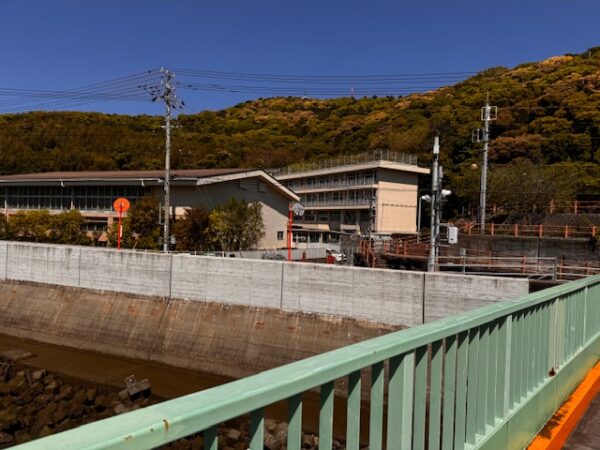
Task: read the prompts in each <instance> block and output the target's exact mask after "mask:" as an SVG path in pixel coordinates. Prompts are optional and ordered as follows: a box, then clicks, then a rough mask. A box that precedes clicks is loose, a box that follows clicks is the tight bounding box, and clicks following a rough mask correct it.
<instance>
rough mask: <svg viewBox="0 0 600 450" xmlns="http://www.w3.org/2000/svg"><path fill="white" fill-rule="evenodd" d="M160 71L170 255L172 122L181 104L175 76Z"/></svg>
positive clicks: (166, 247) (166, 245) (165, 237)
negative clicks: (173, 82)
mask: <svg viewBox="0 0 600 450" xmlns="http://www.w3.org/2000/svg"><path fill="white" fill-rule="evenodd" d="M160 71H161V73H162V74H163V80H162V85H163V89H162V95H161V96H160V99H161V100H163V101H164V102H165V182H164V187H165V201H164V207H165V212H164V225H163V226H164V232H163V251H164V252H165V253H168V252H169V248H170V243H171V230H170V220H171V120H172V114H173V108H175V107H177V106H178V104H179V103H180V102H178V99H177V98H176V97H175V87H174V86H173V84H172V81H173V78H174V77H175V75H173V73H172V72H170V71H169V70H168V69H165V68H161V69H160Z"/></svg>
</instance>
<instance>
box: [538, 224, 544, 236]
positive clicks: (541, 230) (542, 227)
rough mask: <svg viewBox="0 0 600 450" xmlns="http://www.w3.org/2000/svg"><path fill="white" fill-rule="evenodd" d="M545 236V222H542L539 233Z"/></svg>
mask: <svg viewBox="0 0 600 450" xmlns="http://www.w3.org/2000/svg"><path fill="white" fill-rule="evenodd" d="M542 236H544V224H542V223H540V233H539V237H542Z"/></svg>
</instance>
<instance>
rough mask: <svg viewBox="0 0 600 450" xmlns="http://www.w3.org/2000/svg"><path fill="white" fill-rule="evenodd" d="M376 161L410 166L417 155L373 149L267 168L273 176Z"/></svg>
mask: <svg viewBox="0 0 600 450" xmlns="http://www.w3.org/2000/svg"><path fill="white" fill-rule="evenodd" d="M376 161H388V162H395V163H401V164H408V165H411V166H416V165H417V155H411V154H409V153H398V152H393V151H390V150H375V151H373V152H364V153H357V154H355V155H340V156H338V157H337V158H332V159H327V160H323V161H319V162H314V163H308V162H307V163H298V164H293V165H291V166H287V167H281V168H274V169H267V172H269V173H270V174H271V175H273V176H274V177H277V176H282V175H291V174H294V173H298V172H308V171H311V170H320V169H331V168H334V167H341V166H353V165H356V164H363V163H368V162H376Z"/></svg>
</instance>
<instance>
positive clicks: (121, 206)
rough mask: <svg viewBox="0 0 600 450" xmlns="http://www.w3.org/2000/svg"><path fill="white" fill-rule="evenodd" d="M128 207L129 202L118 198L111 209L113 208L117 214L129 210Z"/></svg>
mask: <svg viewBox="0 0 600 450" xmlns="http://www.w3.org/2000/svg"><path fill="white" fill-rule="evenodd" d="M130 206H131V204H130V203H129V200H127V199H126V198H124V197H121V198H118V199H116V200H115V201H114V202H113V208H115V211H117V212H119V213H124V212H125V211H127V210H128V209H129V207H130Z"/></svg>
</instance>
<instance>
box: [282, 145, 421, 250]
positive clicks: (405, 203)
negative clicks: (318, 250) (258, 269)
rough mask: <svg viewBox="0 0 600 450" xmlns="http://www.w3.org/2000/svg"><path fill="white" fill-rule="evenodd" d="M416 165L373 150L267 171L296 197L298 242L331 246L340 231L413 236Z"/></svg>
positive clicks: (407, 157) (414, 160) (398, 155)
mask: <svg viewBox="0 0 600 450" xmlns="http://www.w3.org/2000/svg"><path fill="white" fill-rule="evenodd" d="M429 172H430V171H429V169H426V168H422V167H418V166H417V158H416V156H414V155H408V154H403V153H394V152H387V151H384V152H381V151H378V152H373V153H364V154H360V155H350V156H347V157H339V158H337V159H333V160H329V161H323V162H320V163H317V164H312V165H310V164H304V165H301V164H299V165H295V166H290V167H287V168H284V169H276V170H273V171H271V173H272V174H273V175H274V176H275V177H276V178H277V179H278V180H279V181H280V182H281V183H282V184H284V185H285V186H287V187H288V188H289V189H291V190H293V191H294V192H296V193H297V194H298V195H300V197H301V202H302V203H303V204H304V206H305V208H306V212H305V214H304V216H303V217H301V218H296V219H295V220H296V222H297V224H298V227H301V230H298V231H295V232H294V233H295V234H297V236H298V239H299V240H300V241H308V242H317V241H325V242H332V241H336V240H337V239H338V236H339V233H340V232H350V233H362V234H367V233H369V232H371V233H374V234H379V235H390V234H392V233H403V234H408V233H415V232H416V228H417V199H418V192H417V190H418V177H419V175H428V174H429Z"/></svg>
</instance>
